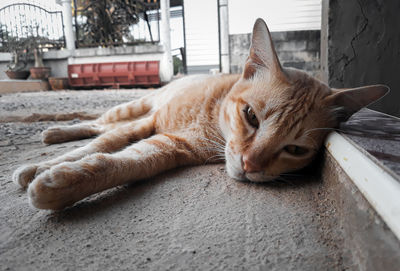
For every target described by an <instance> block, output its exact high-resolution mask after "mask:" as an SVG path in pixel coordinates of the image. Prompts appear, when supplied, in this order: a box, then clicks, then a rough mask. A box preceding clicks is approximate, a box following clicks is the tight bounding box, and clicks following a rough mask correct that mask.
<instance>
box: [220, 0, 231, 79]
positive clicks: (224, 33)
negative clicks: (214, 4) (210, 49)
mask: <svg viewBox="0 0 400 271" xmlns="http://www.w3.org/2000/svg"><path fill="white" fill-rule="evenodd" d="M218 12H219V24H220V32H219V35H220V37H219V38H220V41H221V42H220V46H221V48H220V54H221V72H222V73H229V71H230V61H229V20H228V0H219V1H218Z"/></svg>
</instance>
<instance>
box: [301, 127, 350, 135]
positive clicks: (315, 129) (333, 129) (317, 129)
mask: <svg viewBox="0 0 400 271" xmlns="http://www.w3.org/2000/svg"><path fill="white" fill-rule="evenodd" d="M319 130H332V131H338V132H342V133H345V132H346V131H344V130H341V129H338V128H329V127H321V128H313V129H309V130H307V131H305V132H304V134H308V133H310V132H313V131H319Z"/></svg>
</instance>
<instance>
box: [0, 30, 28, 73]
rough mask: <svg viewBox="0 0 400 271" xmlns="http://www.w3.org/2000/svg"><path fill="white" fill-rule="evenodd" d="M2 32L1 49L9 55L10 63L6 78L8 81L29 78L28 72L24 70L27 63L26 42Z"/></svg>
mask: <svg viewBox="0 0 400 271" xmlns="http://www.w3.org/2000/svg"><path fill="white" fill-rule="evenodd" d="M1 31H2V33H1V34H2V37H3V40H2V45H3V48H4V49H5V50H6V51H7V52H10V53H11V61H10V63H9V64H8V65H7V67H8V70H6V71H5V73H6V74H7V76H8V78H10V79H26V78H28V77H29V71H28V70H26V69H25V68H26V65H27V63H28V53H27V50H26V40H25V39H17V38H15V37H12V36H10V35H9V34H8V32H6V31H4V30H3V29H1Z"/></svg>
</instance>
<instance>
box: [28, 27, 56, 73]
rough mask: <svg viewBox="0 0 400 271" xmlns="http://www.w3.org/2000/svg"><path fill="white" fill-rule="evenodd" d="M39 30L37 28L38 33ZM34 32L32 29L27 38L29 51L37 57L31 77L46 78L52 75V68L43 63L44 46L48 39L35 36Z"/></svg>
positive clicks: (31, 70)
mask: <svg viewBox="0 0 400 271" xmlns="http://www.w3.org/2000/svg"><path fill="white" fill-rule="evenodd" d="M38 32H39V31H38V29H36V33H38ZM33 33H34V31H32V29H31V35H30V36H28V37H27V38H26V40H27V48H28V51H29V53H30V55H33V57H34V59H35V65H34V66H33V67H32V68H30V72H31V78H32V79H41V80H45V79H47V78H48V77H49V76H50V72H51V68H50V67H45V66H44V64H43V50H42V47H43V44H45V43H46V42H48V40H47V39H46V38H44V37H41V36H35V35H33Z"/></svg>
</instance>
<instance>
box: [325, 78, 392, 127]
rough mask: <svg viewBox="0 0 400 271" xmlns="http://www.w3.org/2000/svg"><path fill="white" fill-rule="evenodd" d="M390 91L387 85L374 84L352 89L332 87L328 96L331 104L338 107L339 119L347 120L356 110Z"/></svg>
mask: <svg viewBox="0 0 400 271" xmlns="http://www.w3.org/2000/svg"><path fill="white" fill-rule="evenodd" d="M388 92H389V87H388V86H385V85H373V86H366V87H359V88H350V89H332V94H331V95H329V96H328V97H327V101H328V103H329V104H330V105H331V106H334V107H336V108H338V109H339V110H338V112H339V114H338V120H339V121H346V120H347V119H348V118H350V117H351V115H353V114H354V113H355V112H357V111H358V110H360V109H361V108H363V107H365V106H368V105H369V104H371V103H373V102H375V101H376V100H378V99H380V98H382V97H383V96H385V94H387V93H388Z"/></svg>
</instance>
